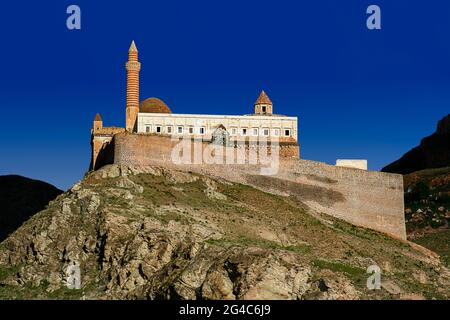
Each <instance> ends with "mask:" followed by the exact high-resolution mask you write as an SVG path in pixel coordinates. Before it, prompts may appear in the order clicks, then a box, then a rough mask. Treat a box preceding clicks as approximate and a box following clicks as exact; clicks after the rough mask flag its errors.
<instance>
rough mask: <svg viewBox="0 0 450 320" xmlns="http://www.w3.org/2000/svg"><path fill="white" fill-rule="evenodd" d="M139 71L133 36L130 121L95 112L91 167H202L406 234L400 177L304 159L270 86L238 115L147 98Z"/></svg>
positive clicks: (348, 163) (358, 164)
mask: <svg viewBox="0 0 450 320" xmlns="http://www.w3.org/2000/svg"><path fill="white" fill-rule="evenodd" d="M140 71H141V63H140V62H139V59H138V50H137V48H136V45H135V43H134V42H132V44H131V46H130V49H129V52H128V61H127V63H126V72H127V86H126V88H127V89H126V108H125V127H124V128H117V127H104V126H103V121H102V117H101V116H100V115H99V114H97V115H96V116H95V119H94V123H93V128H92V130H91V146H92V157H91V166H90V170H97V169H99V168H101V167H103V166H105V165H109V164H114V165H116V166H117V168H118V169H117V170H119V171H120V172H122V171H123V172H122V173H123V174H128V173H127V172H128V171H127V170H132V169H130V168H134V167H151V166H162V167H165V168H174V169H176V170H180V171H189V172H198V173H200V174H206V175H208V176H211V177H218V178H221V179H225V180H227V181H230V182H234V183H241V184H245V185H250V186H252V187H255V188H258V189H261V190H263V191H265V192H268V193H276V194H280V193H281V194H283V195H286V196H289V197H291V198H292V199H298V200H300V201H301V202H303V203H304V204H305V205H307V206H308V207H310V208H312V209H313V210H315V211H316V212H320V213H324V214H328V215H330V216H333V217H336V218H339V219H343V220H345V221H347V222H349V223H352V224H354V225H358V226H362V227H366V228H372V229H374V230H378V231H381V232H385V233H387V234H390V235H393V236H395V237H398V238H401V239H406V228H405V215H404V204H403V177H402V176H401V175H395V174H388V173H383V172H376V171H367V160H364V159H360V160H358V159H338V160H337V161H336V166H333V165H329V164H326V163H321V162H317V161H311V160H304V159H300V146H299V144H298V128H297V126H298V120H297V118H296V117H289V116H283V115H278V114H275V113H274V104H273V103H272V101H271V100H270V98H269V96H268V95H267V94H266V93H265V92H264V91H262V92H261V93H260V95H259V96H258V97H257V99H256V101H255V103H254V104H253V108H252V109H253V110H252V113H251V114H244V115H236V116H234V115H200V114H177V113H172V110H171V108H169V106H168V105H167V104H166V103H164V102H163V101H162V100H160V99H157V98H149V99H145V100H143V101H141V100H140V94H139V91H140V86H139V73H140ZM198 155H200V156H202V157H203V158H201V159H199V157H197V156H198ZM229 159H232V160H233V161H228V160H229ZM235 159H236V160H237V161H234V160H235ZM255 159H256V161H255ZM223 160H226V161H223ZM274 214H276V213H275V212H274Z"/></svg>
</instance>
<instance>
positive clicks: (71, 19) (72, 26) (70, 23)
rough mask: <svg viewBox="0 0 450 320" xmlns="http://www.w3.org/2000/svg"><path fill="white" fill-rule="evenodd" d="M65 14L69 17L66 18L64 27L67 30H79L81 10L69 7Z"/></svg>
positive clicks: (77, 7)
mask: <svg viewBox="0 0 450 320" xmlns="http://www.w3.org/2000/svg"><path fill="white" fill-rule="evenodd" d="M66 13H67V14H69V15H70V16H68V17H67V20H66V26H67V29H69V30H80V29H81V9H80V7H79V6H77V5H74V4H73V5H70V6H68V7H67V10H66Z"/></svg>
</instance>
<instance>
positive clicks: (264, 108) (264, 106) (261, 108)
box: [255, 90, 273, 115]
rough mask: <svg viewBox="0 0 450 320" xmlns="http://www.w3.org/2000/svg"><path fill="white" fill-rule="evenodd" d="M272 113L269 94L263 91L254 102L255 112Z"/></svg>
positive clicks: (260, 113) (261, 113)
mask: <svg viewBox="0 0 450 320" xmlns="http://www.w3.org/2000/svg"><path fill="white" fill-rule="evenodd" d="M272 113H273V104H272V101H271V100H270V98H269V96H268V95H267V94H266V93H265V92H264V90H263V91H261V93H260V94H259V97H258V99H257V100H256V102H255V114H259V115H271V114H272Z"/></svg>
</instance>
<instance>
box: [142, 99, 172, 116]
mask: <svg viewBox="0 0 450 320" xmlns="http://www.w3.org/2000/svg"><path fill="white" fill-rule="evenodd" d="M139 112H142V113H172V111H171V110H170V108H169V107H168V106H167V104H165V103H164V101H162V100H160V99H158V98H149V99H146V100H144V101H142V102H141V104H140V105H139Z"/></svg>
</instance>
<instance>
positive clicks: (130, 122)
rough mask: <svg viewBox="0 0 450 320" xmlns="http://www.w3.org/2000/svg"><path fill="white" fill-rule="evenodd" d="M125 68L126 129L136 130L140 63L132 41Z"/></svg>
mask: <svg viewBox="0 0 450 320" xmlns="http://www.w3.org/2000/svg"><path fill="white" fill-rule="evenodd" d="M126 69H127V110H126V129H127V131H129V132H135V131H136V120H137V116H138V113H139V71H141V63H140V62H139V61H138V50H137V48H136V44H135V43H134V41H133V42H132V43H131V46H130V50H128V62H127V64H126Z"/></svg>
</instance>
